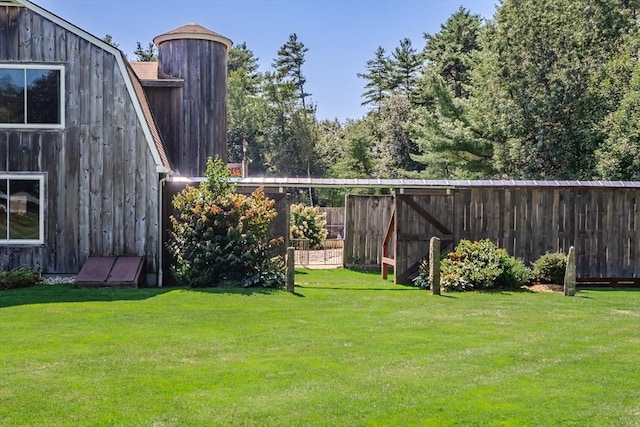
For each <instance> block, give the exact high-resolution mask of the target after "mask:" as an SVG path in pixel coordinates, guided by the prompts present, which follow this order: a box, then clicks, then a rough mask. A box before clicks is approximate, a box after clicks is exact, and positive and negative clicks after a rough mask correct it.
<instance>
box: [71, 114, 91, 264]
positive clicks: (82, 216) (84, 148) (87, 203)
mask: <svg viewBox="0 0 640 427" xmlns="http://www.w3.org/2000/svg"><path fill="white" fill-rule="evenodd" d="M77 128H79V130H80V132H79V134H80V140H79V142H78V148H79V156H78V157H79V177H78V204H79V210H78V252H79V254H80V263H81V264H82V263H84V262H85V260H86V259H87V258H88V257H89V256H90V255H91V244H90V242H91V238H90V230H91V214H90V212H91V198H90V195H91V142H92V141H91V129H90V127H89V126H88V125H82V126H78V127H77ZM74 134H76V132H74Z"/></svg>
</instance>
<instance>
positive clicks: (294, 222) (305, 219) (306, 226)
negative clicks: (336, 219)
mask: <svg viewBox="0 0 640 427" xmlns="http://www.w3.org/2000/svg"><path fill="white" fill-rule="evenodd" d="M326 225H327V214H325V213H320V210H319V209H318V208H317V207H313V206H305V205H303V204H293V205H291V220H290V229H291V238H292V239H309V247H310V248H311V249H316V248H320V247H321V246H322V242H323V240H325V239H326V238H327V228H326Z"/></svg>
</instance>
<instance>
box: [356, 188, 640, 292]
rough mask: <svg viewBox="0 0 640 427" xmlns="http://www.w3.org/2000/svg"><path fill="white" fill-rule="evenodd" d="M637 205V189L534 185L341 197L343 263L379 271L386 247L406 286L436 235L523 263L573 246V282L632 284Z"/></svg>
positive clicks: (636, 266) (637, 265) (638, 248)
mask: <svg viewBox="0 0 640 427" xmlns="http://www.w3.org/2000/svg"><path fill="white" fill-rule="evenodd" d="M639 203H640V188H612V187H561V186H557V187H538V186H535V185H532V186H523V187H494V186H487V187H480V186H474V187H468V188H465V187H455V188H448V189H444V188H443V189H440V190H438V189H435V190H434V189H432V190H426V189H425V190H407V191H405V192H404V194H400V193H397V194H396V195H395V196H393V197H390V196H348V197H347V203H346V218H345V228H346V235H345V264H350V263H353V260H358V261H361V262H362V263H363V264H377V265H383V269H384V263H383V261H382V257H381V254H382V253H383V250H384V248H385V241H386V248H387V251H388V257H389V260H390V265H393V266H394V275H395V280H396V282H397V283H407V282H408V281H409V280H410V279H411V278H412V277H413V276H415V274H416V271H417V265H418V263H419V262H420V260H421V259H422V258H423V257H427V256H428V244H429V242H428V241H429V239H430V238H431V237H432V236H439V237H440V238H441V239H442V240H443V251H447V250H451V249H452V248H453V247H454V246H455V245H456V244H457V243H458V242H459V241H460V240H461V239H468V240H480V239H490V240H491V241H493V242H494V243H495V244H496V245H498V246H500V247H503V248H505V249H506V250H507V252H508V253H509V254H511V255H514V256H516V257H518V258H522V259H523V260H524V261H525V263H529V262H531V261H534V260H535V259H537V258H538V257H539V256H540V255H542V254H544V253H545V252H556V251H562V252H565V253H566V252H567V251H568V250H569V247H570V246H574V247H575V248H576V255H577V257H576V258H577V274H578V277H580V278H636V277H640V206H639ZM383 224H384V225H383ZM385 227H386V228H385ZM383 228H384V230H383Z"/></svg>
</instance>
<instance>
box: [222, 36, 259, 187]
mask: <svg viewBox="0 0 640 427" xmlns="http://www.w3.org/2000/svg"><path fill="white" fill-rule="evenodd" d="M257 70H258V60H257V58H255V56H254V55H253V52H252V51H251V50H249V49H248V48H247V46H246V44H245V43H242V44H240V45H238V46H234V47H233V48H232V49H231V50H230V51H229V76H228V78H227V152H228V158H229V161H230V162H240V161H241V160H242V158H243V157H244V154H245V153H244V151H243V150H244V149H246V150H247V152H246V155H247V157H248V158H249V159H250V160H251V168H250V169H251V170H250V173H251V174H252V175H256V174H262V173H264V172H265V165H264V163H265V160H264V156H263V153H264V152H265V150H264V147H263V144H264V138H263V133H264V130H263V129H264V127H265V125H266V124H265V116H266V108H267V105H266V100H265V98H264V97H263V96H260V91H261V87H262V84H263V77H262V75H261V74H260V73H259V72H258V71H257ZM244 141H247V142H248V145H247V146H246V147H243V143H244Z"/></svg>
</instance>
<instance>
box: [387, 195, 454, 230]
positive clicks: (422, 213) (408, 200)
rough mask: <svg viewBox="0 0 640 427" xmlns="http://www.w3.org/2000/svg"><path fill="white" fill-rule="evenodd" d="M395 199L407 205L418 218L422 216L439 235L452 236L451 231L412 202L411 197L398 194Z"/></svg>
mask: <svg viewBox="0 0 640 427" xmlns="http://www.w3.org/2000/svg"><path fill="white" fill-rule="evenodd" d="M397 197H398V198H399V199H400V200H402V201H403V202H405V203H406V204H407V205H409V206H410V207H411V208H412V209H413V210H415V211H416V212H418V213H419V214H420V216H422V217H423V218H424V219H426V220H427V221H429V223H431V224H432V225H433V226H434V227H435V228H437V229H438V231H440V232H441V233H443V234H453V232H452V231H451V230H449V229H448V228H447V227H446V226H445V225H444V224H442V223H441V222H440V221H438V220H437V219H436V218H435V217H434V216H433V215H431V214H430V213H429V212H427V211H426V210H425V209H424V208H423V207H422V206H420V205H419V204H417V203H416V202H415V200H413V198H412V197H411V196H407V195H404V194H398V195H397Z"/></svg>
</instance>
